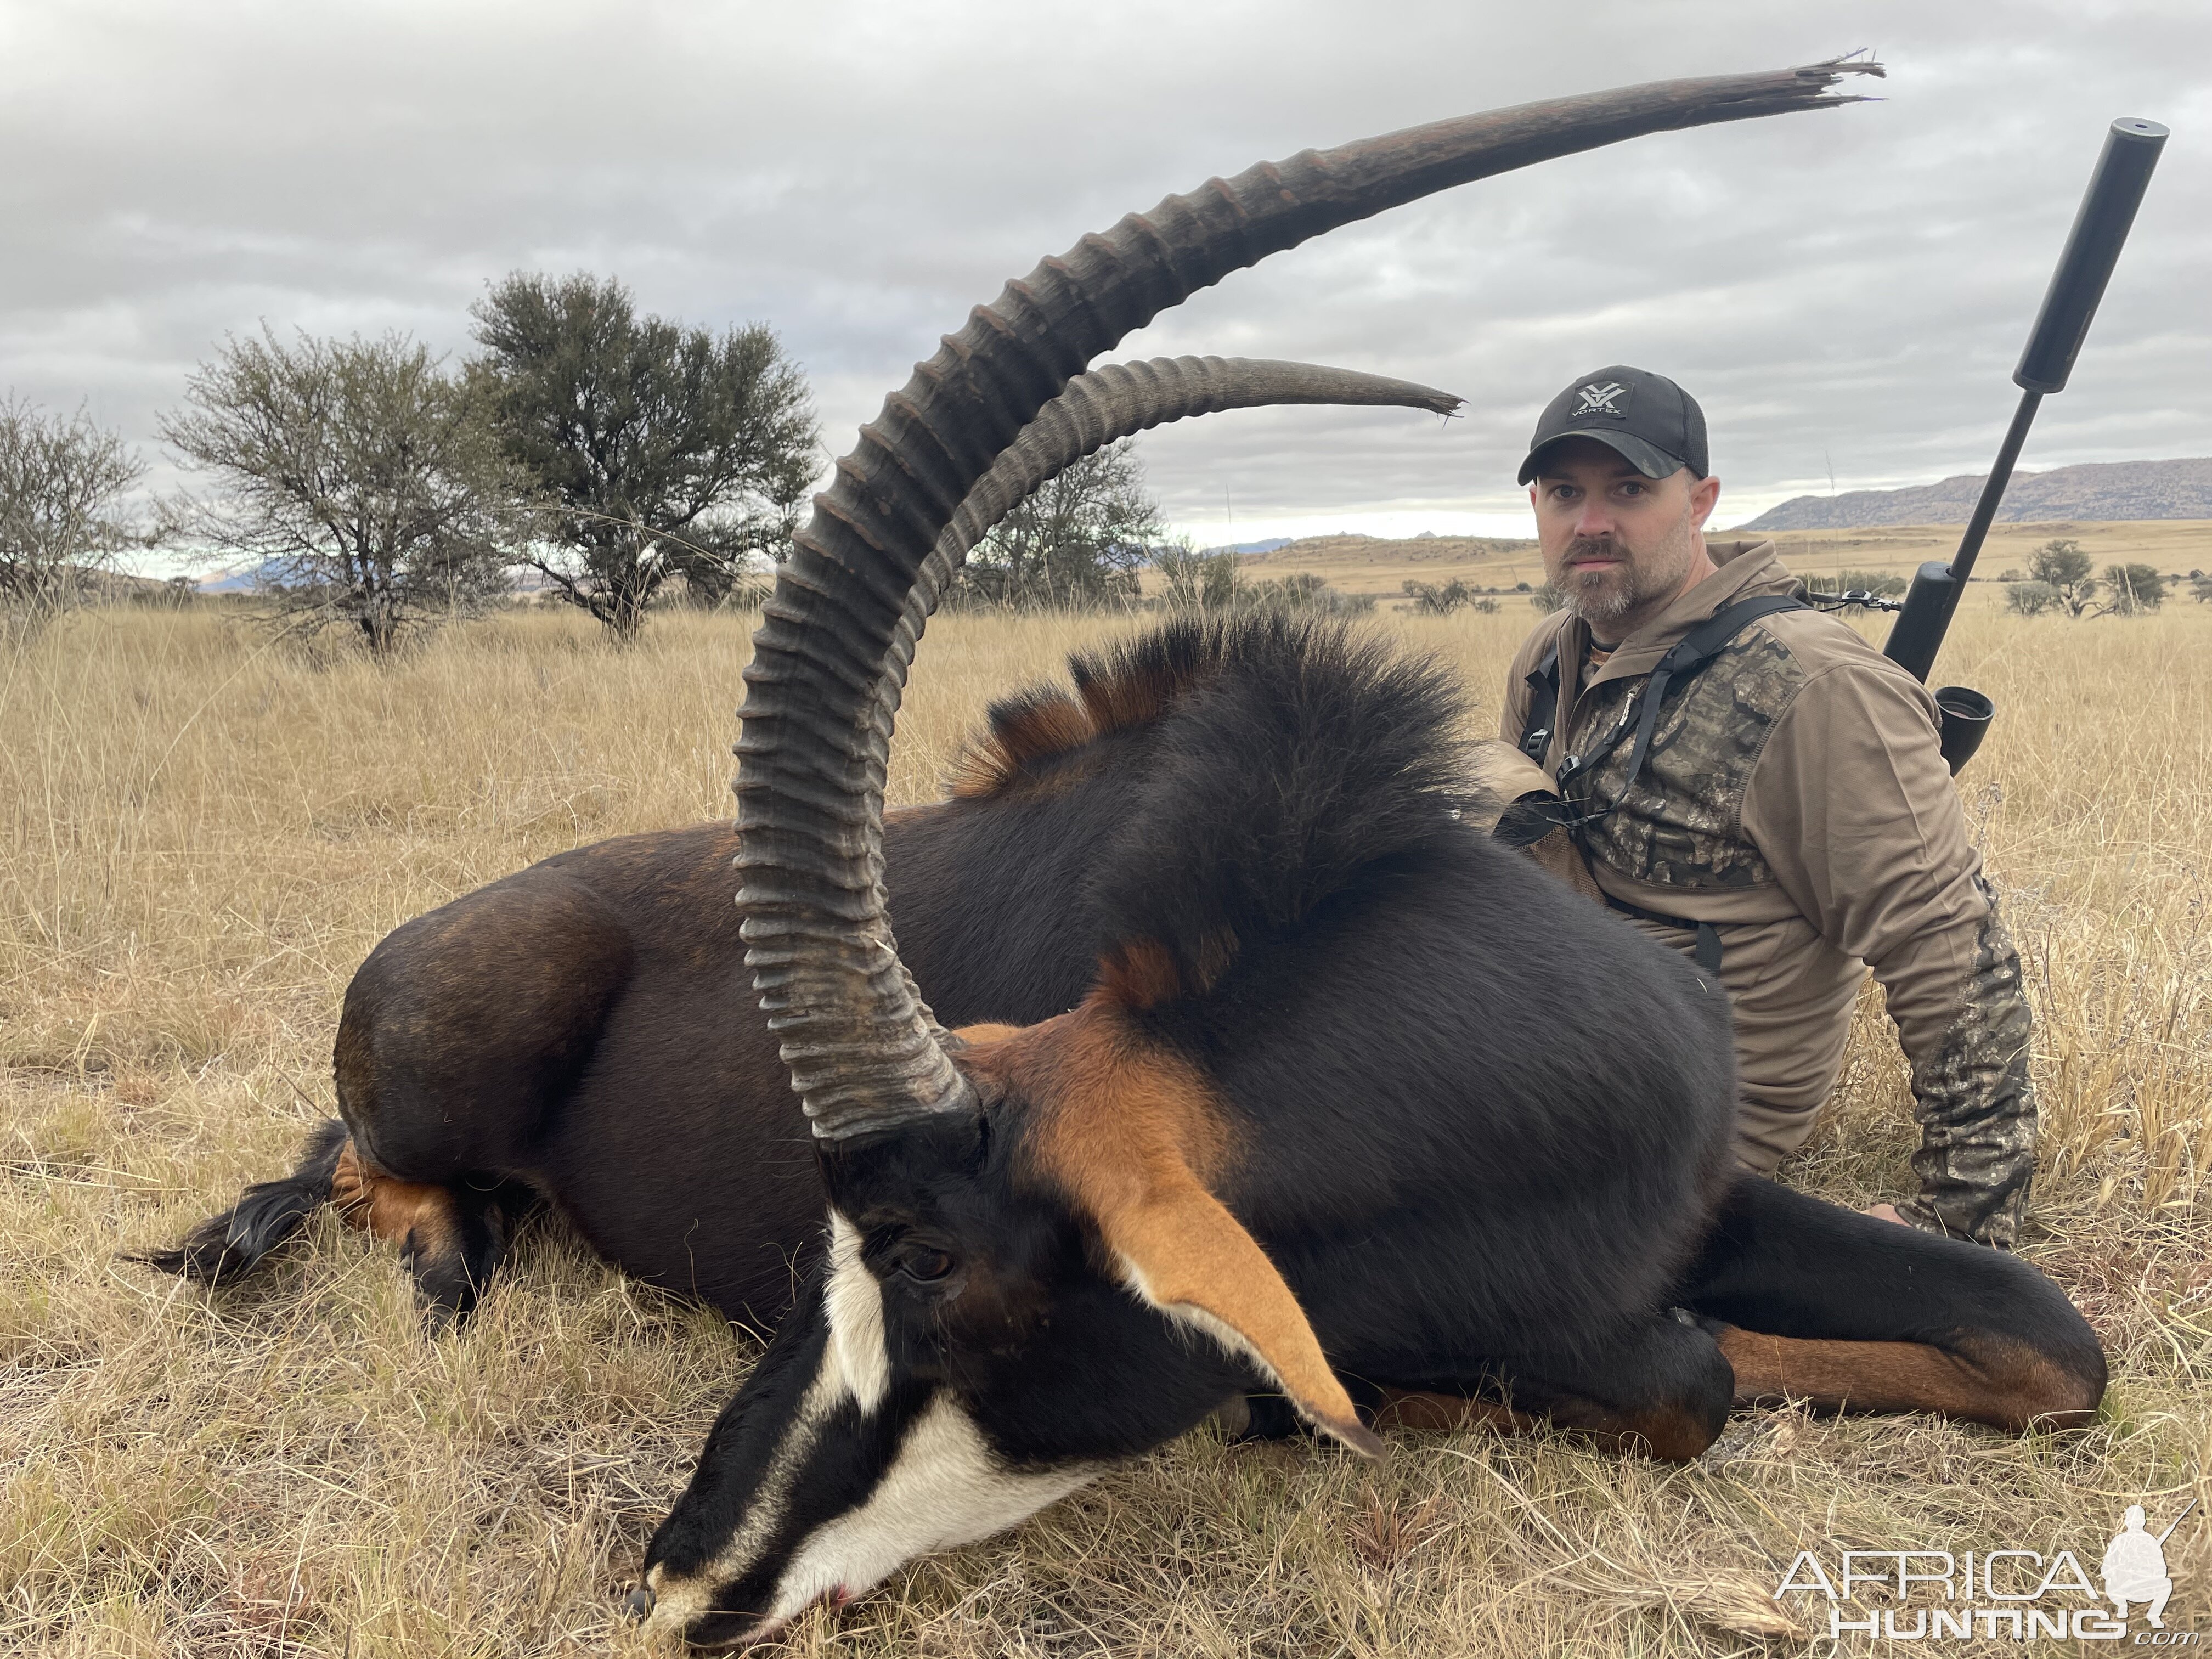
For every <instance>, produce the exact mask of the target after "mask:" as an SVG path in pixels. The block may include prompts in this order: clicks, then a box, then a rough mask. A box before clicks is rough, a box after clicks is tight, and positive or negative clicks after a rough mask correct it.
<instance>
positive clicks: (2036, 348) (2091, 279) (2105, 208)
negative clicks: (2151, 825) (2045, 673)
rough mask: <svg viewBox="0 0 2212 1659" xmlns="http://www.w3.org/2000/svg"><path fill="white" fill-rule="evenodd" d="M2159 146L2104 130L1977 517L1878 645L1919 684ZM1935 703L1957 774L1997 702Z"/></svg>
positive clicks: (1962, 697) (2159, 132)
mask: <svg viewBox="0 0 2212 1659" xmlns="http://www.w3.org/2000/svg"><path fill="white" fill-rule="evenodd" d="M2165 144H2166V129H2165V128H2164V127H2162V126H2160V125H2159V124H2158V123H2157V122H2155V121H2141V120H2136V119H2135V118H2132V117H2124V118H2121V119H2119V120H2118V121H2115V122H2113V123H2112V130H2111V131H2109V132H2107V133H2106V136H2105V153H2104V154H2103V155H2100V156H2099V157H2098V158H2097V170H2096V172H2095V173H2093V174H2092V175H2091V176H2090V179H2089V189H2088V192H2087V194H2086V195H2084V196H2083V197H2082V198H2081V211H2080V212H2078V213H2076V214H2075V216H2074V228H2073V230H2072V231H2071V232H2070V233H2069V234H2068V236H2067V238H2066V251H2065V252H2064V253H2063V254H2061V255H2060V256H2059V259H2058V269H2057V272H2056V273H2055V274H2053V276H2051V287H2050V289H2049V290H2048V291H2047V292H2046V293H2045V295H2044V296H2043V309H2042V310H2041V311H2040V312H2039V313H2036V319H2035V327H2034V329H2033V331H2031V332H2030V333H2029V335H2028V337H2027V350H2025V351H2023V352H2021V355H2020V367H2019V368H2015V370H2013V374H2012V378H2013V384H2014V385H2015V386H2019V387H2020V388H2021V399H2020V407H2019V408H2018V409H2017V410H2015V411H2014V412H2013V417H2012V425H2011V426H2010V427H2009V428H2007V430H2006V432H2005V436H2004V442H2003V443H2002V445H2000V446H1999V447H1998V449H1997V459H1996V465H1993V466H1991V467H1990V476H1989V481H1988V483H1984V485H1983V486H1982V496H1981V500H1980V501H1977V502H1976V503H1975V504H1974V514H1973V517H1972V519H1970V520H1967V523H1966V534H1965V535H1964V536H1963V537H1961V538H1960V541H1959V550H1958V552H1957V553H1955V554H1954V555H1953V556H1952V558H1951V562H1950V563H1948V565H1947V564H1939V563H1937V562H1936V561H1934V560H1932V559H1931V560H1930V561H1929V562H1927V563H1926V564H1923V565H1922V566H1921V567H1920V569H1919V572H1918V574H1916V575H1915V576H1914V577H1913V579H1912V590H1911V592H1909V593H1907V594H1906V595H1905V608H1904V610H1903V611H1900V612H1899V615H1898V618H1897V621H1896V623H1894V624H1893V626H1892V627H1891V629H1890V630H1889V642H1888V643H1887V645H1885V646H1884V647H1882V654H1883V655H1885V656H1887V658H1889V659H1890V660H1891V661H1892V662H1894V663H1897V664H1899V665H1901V666H1903V667H1905V668H1908V669H1910V670H1911V671H1912V676H1913V678H1915V679H1917V680H1920V681H1922V682H1923V683H1924V682H1925V681H1926V680H1927V678H1928V671H1929V669H1931V668H1933V667H1934V666H1935V665H1936V652H1937V651H1938V650H1940V649H1942V644H1943V635H1944V634H1945V633H1946V632H1948V630H1949V629H1950V626H1951V617H1952V614H1953V613H1954V611H1957V610H1958V608H1959V596H1960V594H1961V593H1963V592H1965V591H1966V580H1967V578H1968V576H1970V575H1971V574H1972V571H1973V568H1974V560H1975V559H1976V558H1977V557H1978V556H1979V555H1980V553H1981V550H1982V542H1983V540H1984V538H1986V537H1987V536H1988V534H1989V532H1990V524H1991V522H1992V521H1993V520H1995V519H1996V514H1997V505H1998V503H1999V502H2000V501H2002V500H2003V499H2004V492H2005V486H2006V485H2007V484H2008V483H2010V482H2011V481H2012V469H2013V465H2014V463H2015V462H2016V461H2018V460H2019V459H2020V451H2021V445H2022V444H2024V443H2026V442H2027V428H2028V427H2029V425H2030V424H2031V423H2032V422H2033V421H2034V419H2035V410H2036V406H2037V405H2038V404H2040V403H2041V402H2042V401H2043V398H2044V394H2045V393H2046V392H2063V391H2064V390H2065V389H2066V379H2067V376H2069V374H2072V373H2073V372H2074V359H2075V357H2076V356H2079V355H2080V353H2081V342H2082V341H2083V339H2085V338H2086V337H2087V335H2088V332H2089V319H2091V318H2093V317H2094V316H2095V315H2096V314H2097V302H2098V301H2100V300H2101V299H2103V298H2104V297H2105V285H2106V283H2108V282H2110V281H2111V280H2112V266H2113V265H2114V264H2116V263H2117V262H2118V259H2119V257H2120V248H2121V246H2123V245H2124V243H2125V242H2126V241H2127V239H2128V229H2129V228H2130V226H2131V225H2133V224H2134V223H2135V219H2136V209H2137V208H2138V207H2140V206H2141V205H2142V198H2143V191H2144V190H2145V189H2146V188H2148V185H2149V184H2150V174H2151V169H2152V168H2153V167H2156V166H2157V165H2158V153H2159V151H2160V149H2162V148H2164V146H2165ZM1936 704H1937V706H1938V707H1939V708H1942V711H1943V757H1944V759H1946V760H1947V761H1948V762H1949V763H1951V769H1952V771H1954V772H1956V771H1957V770H1958V769H1960V767H1962V766H1964V765H1965V764H1966V762H1967V760H1968V759H1969V758H1971V757H1972V755H1973V752H1974V750H1976V749H1978V748H1979V747H1980V746H1981V741H1982V736H1983V734H1984V732H1987V731H1988V730H1989V725H1990V718H1991V717H1992V715H1993V714H1995V712H1996V709H1995V706H1994V705H1993V704H1991V703H1990V700H1989V699H1988V698H1987V697H1985V696H1982V695H1981V693H1980V692H1978V691H1970V690H1967V689H1966V687H1964V686H1957V685H1949V686H1945V687H1944V688H1943V689H1942V690H1940V691H1938V692H1937V693H1936Z"/></svg>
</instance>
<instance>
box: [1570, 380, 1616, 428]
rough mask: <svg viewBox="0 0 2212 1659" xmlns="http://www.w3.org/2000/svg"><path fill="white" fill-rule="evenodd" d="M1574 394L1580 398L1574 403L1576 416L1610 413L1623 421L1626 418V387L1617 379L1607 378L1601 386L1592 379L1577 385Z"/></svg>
mask: <svg viewBox="0 0 2212 1659" xmlns="http://www.w3.org/2000/svg"><path fill="white" fill-rule="evenodd" d="M1575 395H1576V396H1577V397H1578V398H1581V399H1582V401H1581V402H1580V403H1578V404H1576V405H1575V413H1576V414H1577V416H1582V415H1610V416H1613V418H1614V419H1616V420H1623V421H1625V420H1626V419H1627V418H1628V387H1627V386H1625V385H1623V384H1622V383H1621V382H1620V381H1619V380H1608V381H1607V383H1606V384H1605V385H1603V386H1600V385H1599V384H1598V383H1597V382H1596V381H1595V380H1592V381H1591V382H1590V383H1589V385H1588V386H1577V387H1576V388H1575Z"/></svg>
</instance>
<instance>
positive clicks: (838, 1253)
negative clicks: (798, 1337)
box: [824, 1210, 891, 1412]
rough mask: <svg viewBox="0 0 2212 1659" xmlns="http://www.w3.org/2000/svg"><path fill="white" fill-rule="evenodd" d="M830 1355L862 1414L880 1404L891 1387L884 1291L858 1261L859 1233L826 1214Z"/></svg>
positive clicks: (846, 1221) (826, 1295) (827, 1305)
mask: <svg viewBox="0 0 2212 1659" xmlns="http://www.w3.org/2000/svg"><path fill="white" fill-rule="evenodd" d="M824 1304H825V1311H826V1312H827V1314H828V1316H829V1356H830V1358H831V1359H832V1360H833V1361H834V1362H835V1363H836V1367H837V1370H838V1374H839V1376H840V1377H841V1379H842V1382H843V1383H844V1388H845V1392H846V1393H847V1394H848V1395H851V1396H852V1397H853V1398H854V1400H856V1401H859V1402H860V1409H861V1410H862V1411H863V1412H873V1411H874V1410H875V1409H876V1407H878V1406H880V1405H882V1404H883V1403H884V1395H885V1394H887V1393H889V1392H890V1386H891V1362H890V1354H889V1353H888V1352H886V1351H885V1349H884V1287H883V1286H882V1285H879V1284H878V1283H877V1282H876V1276H875V1275H874V1274H873V1273H870V1272H869V1271H868V1269H867V1267H866V1264H865V1263H863V1262H862V1261H861V1260H860V1230H859V1229H858V1228H857V1227H855V1226H854V1225H853V1224H852V1223H851V1222H849V1221H848V1220H846V1219H845V1218H844V1217H843V1216H842V1215H840V1214H838V1213H837V1212H836V1211H835V1210H832V1211H830V1212H829V1288H828V1291H827V1292H826V1294H825V1297H824Z"/></svg>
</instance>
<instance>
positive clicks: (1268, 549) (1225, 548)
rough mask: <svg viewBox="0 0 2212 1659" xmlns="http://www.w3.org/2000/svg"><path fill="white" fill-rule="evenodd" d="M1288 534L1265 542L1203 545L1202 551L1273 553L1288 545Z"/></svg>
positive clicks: (1289, 539)
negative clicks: (1217, 545) (1216, 545)
mask: <svg viewBox="0 0 2212 1659" xmlns="http://www.w3.org/2000/svg"><path fill="white" fill-rule="evenodd" d="M1290 544H1291V538H1289V537H1288V536H1276V537H1273V538H1269V539H1268V540H1267V541H1264V542H1225V543H1224V544H1222V545H1221V546H1219V547H1201V548H1200V549H1199V551H1200V552H1201V553H1247V554H1249V553H1272V552H1273V551H1274V550H1276V549H1277V548H1279V547H1288V546H1289V545H1290Z"/></svg>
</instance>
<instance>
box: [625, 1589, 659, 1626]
mask: <svg viewBox="0 0 2212 1659" xmlns="http://www.w3.org/2000/svg"><path fill="white" fill-rule="evenodd" d="M623 1607H626V1608H627V1609H629V1616H630V1617H631V1618H633V1619H643V1618H646V1617H647V1615H648V1614H650V1613H652V1612H653V1592H652V1591H651V1590H650V1589H647V1588H646V1587H645V1586H644V1585H643V1584H640V1585H639V1586H638V1587H637V1588H636V1589H634V1590H632V1591H631V1592H630V1593H629V1600H628V1601H625V1602H623Z"/></svg>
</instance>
